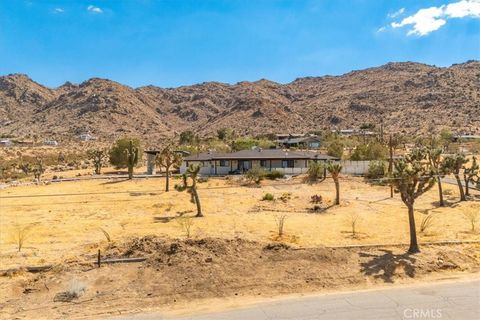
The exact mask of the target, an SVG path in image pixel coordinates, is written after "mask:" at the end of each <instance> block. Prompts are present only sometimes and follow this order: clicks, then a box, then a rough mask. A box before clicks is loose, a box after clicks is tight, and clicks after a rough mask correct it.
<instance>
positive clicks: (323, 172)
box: [306, 161, 327, 183]
mask: <svg viewBox="0 0 480 320" xmlns="http://www.w3.org/2000/svg"><path fill="white" fill-rule="evenodd" d="M326 176H327V168H326V167H325V166H324V165H323V164H322V163H320V162H316V161H314V162H310V163H309V164H308V171H307V177H306V180H307V182H309V183H315V182H322V181H323V180H325V178H326Z"/></svg>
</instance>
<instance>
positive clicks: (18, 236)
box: [12, 224, 34, 252]
mask: <svg viewBox="0 0 480 320" xmlns="http://www.w3.org/2000/svg"><path fill="white" fill-rule="evenodd" d="M33 226H34V225H33V224H26V225H21V224H15V225H14V227H13V230H12V238H13V241H14V242H15V244H16V245H17V248H18V252H20V251H22V248H23V245H24V244H25V241H27V240H28V238H29V237H30V236H31V235H32V233H33Z"/></svg>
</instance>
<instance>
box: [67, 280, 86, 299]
mask: <svg viewBox="0 0 480 320" xmlns="http://www.w3.org/2000/svg"><path fill="white" fill-rule="evenodd" d="M86 289H87V286H86V285H85V284H84V283H83V282H80V281H78V280H77V279H72V280H71V281H70V282H69V283H68V286H67V290H66V291H65V292H67V293H68V294H69V295H70V296H71V297H73V298H79V297H80V296H81V295H82V294H83V293H84V292H85V290H86Z"/></svg>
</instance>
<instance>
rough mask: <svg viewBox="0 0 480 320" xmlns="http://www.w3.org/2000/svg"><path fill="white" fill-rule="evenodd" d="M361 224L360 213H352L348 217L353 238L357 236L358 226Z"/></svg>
mask: <svg viewBox="0 0 480 320" xmlns="http://www.w3.org/2000/svg"><path fill="white" fill-rule="evenodd" d="M359 222H360V214H359V213H358V212H350V213H349V215H348V225H349V226H350V228H351V232H352V236H353V237H356V236H357V225H358V223H359Z"/></svg>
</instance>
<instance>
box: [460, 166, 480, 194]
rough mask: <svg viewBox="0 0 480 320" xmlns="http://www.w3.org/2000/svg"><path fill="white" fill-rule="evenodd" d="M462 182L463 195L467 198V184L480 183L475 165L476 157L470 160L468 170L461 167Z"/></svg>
mask: <svg viewBox="0 0 480 320" xmlns="http://www.w3.org/2000/svg"><path fill="white" fill-rule="evenodd" d="M463 181H465V195H466V196H469V195H470V192H469V184H470V182H472V183H477V184H478V182H479V181H480V170H479V165H478V163H477V157H473V158H472V164H471V165H470V167H469V168H467V167H465V166H463Z"/></svg>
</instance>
